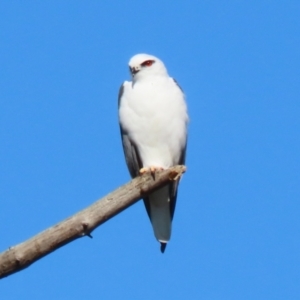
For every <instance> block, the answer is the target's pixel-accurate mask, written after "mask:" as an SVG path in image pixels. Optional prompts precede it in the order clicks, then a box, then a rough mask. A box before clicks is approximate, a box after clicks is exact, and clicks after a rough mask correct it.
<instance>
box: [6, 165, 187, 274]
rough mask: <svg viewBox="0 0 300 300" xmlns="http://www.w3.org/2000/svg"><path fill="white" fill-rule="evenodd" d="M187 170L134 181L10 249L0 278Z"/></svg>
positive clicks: (86, 232)
mask: <svg viewBox="0 0 300 300" xmlns="http://www.w3.org/2000/svg"><path fill="white" fill-rule="evenodd" d="M185 170H186V168H185V166H175V167H172V168H170V169H167V170H164V171H157V172H156V173H155V174H154V176H153V174H149V173H148V174H145V175H143V176H140V177H137V178H135V179H133V180H132V181H131V182H129V183H127V184H125V185H123V186H122V187H120V188H118V189H117V190H115V191H114V192H112V193H110V194H109V195H107V196H105V197H104V198H102V199H100V200H98V201H97V202H95V203H94V204H92V205H91V206H89V207H88V208H86V209H84V210H82V211H80V212H79V213H77V214H75V215H73V216H72V217H69V218H68V219H65V220H64V221H62V222H60V223H58V224H56V225H54V226H53V227H50V228H49V229H47V230H45V231H43V232H41V233H39V234H37V235H36V236H34V237H32V238H31V239H29V240H27V241H25V242H23V243H21V244H18V245H16V246H14V247H10V248H9V249H8V250H6V251H5V252H3V253H1V254H0V279H1V278H3V277H6V276H9V275H11V274H13V273H15V272H18V271H20V270H22V269H24V268H26V267H28V266H29V265H31V264H32V263H34V262H35V261H37V260H38V259H40V258H42V257H44V256H46V255H47V254H49V253H51V252H53V251H55V250H56V249H58V248H60V247H62V246H63V245H65V244H67V243H70V242H71V241H73V240H75V239H78V238H80V237H83V236H90V234H91V232H92V231H93V230H94V229H95V228H96V227H98V226H99V225H101V224H103V223H104V222H106V221H107V220H109V219H110V218H112V217H113V216H115V215H116V214H118V213H119V212H121V211H122V210H124V209H126V208H127V207H129V206H130V205H132V204H134V203H135V202H137V201H138V200H139V199H141V198H142V197H143V196H146V195H148V194H149V193H151V192H153V191H154V190H156V189H158V188H160V187H162V186H164V185H166V184H167V183H168V182H170V181H172V180H175V179H177V178H178V177H180V176H181V175H182V173H184V172H185Z"/></svg>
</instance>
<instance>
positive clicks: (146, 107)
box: [126, 82, 172, 125]
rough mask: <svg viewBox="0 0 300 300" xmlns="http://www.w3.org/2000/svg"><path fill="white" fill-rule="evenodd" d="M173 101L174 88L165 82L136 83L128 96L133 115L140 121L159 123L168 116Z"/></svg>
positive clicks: (128, 104)
mask: <svg viewBox="0 0 300 300" xmlns="http://www.w3.org/2000/svg"><path fill="white" fill-rule="evenodd" d="M171 102H172V90H171V89H170V88H169V87H168V85H166V84H163V83H153V82H149V83H144V84H135V85H134V86H133V87H132V88H131V89H130V90H129V93H128V96H127V97H126V106H127V108H128V110H129V111H130V114H131V117H132V118H134V119H135V120H139V121H140V122H155V123H159V121H160V120H161V119H164V118H166V117H167V116H168V114H169V113H168V108H170V105H171V104H172V103H171ZM152 125H154V124H152Z"/></svg>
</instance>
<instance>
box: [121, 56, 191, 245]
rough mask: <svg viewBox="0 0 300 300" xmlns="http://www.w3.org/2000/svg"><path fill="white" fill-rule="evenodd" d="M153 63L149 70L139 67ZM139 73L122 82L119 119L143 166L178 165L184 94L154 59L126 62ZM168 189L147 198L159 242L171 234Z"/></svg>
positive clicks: (182, 143) (185, 119) (183, 129)
mask: <svg viewBox="0 0 300 300" xmlns="http://www.w3.org/2000/svg"><path fill="white" fill-rule="evenodd" d="M146 60H154V61H155V62H154V64H153V65H152V66H150V67H144V68H143V67H141V64H142V63H143V62H144V61H146ZM129 66H130V67H131V68H136V70H139V71H138V72H137V73H136V74H135V75H134V77H133V80H132V82H128V81H126V82H125V83H124V85H123V88H124V91H123V95H122V98H121V101H120V107H119V120H120V124H121V126H122V128H124V129H125V130H126V132H127V133H128V135H129V137H130V139H131V140H132V141H133V142H134V143H135V145H136V146H137V147H138V151H139V154H140V158H141V160H142V163H143V167H152V166H155V167H162V168H169V167H171V166H173V165H176V164H178V162H179V160H180V157H181V154H182V151H183V149H184V148H185V145H186V139H187V122H188V115H187V107H186V103H185V99H184V94H183V92H182V91H181V89H180V88H179V87H178V85H177V84H176V82H175V81H174V80H173V79H172V78H170V77H169V75H168V73H167V70H166V68H165V66H164V64H163V63H162V62H161V61H160V60H159V59H158V58H156V57H154V56H150V55H146V54H139V55H136V56H134V57H133V58H132V59H131V60H130V62H129ZM168 193H169V191H168V188H163V189H160V190H158V191H156V192H154V193H153V194H151V195H150V210H151V222H152V225H153V229H154V233H155V236H156V238H157V239H158V240H159V241H162V242H167V241H168V240H169V239H170V235H171V216H170V209H169V201H170V199H169V194H168Z"/></svg>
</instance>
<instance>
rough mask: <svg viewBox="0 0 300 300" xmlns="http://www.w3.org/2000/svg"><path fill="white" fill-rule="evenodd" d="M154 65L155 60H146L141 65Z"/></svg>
mask: <svg viewBox="0 0 300 300" xmlns="http://www.w3.org/2000/svg"><path fill="white" fill-rule="evenodd" d="M153 63H154V60H146V61H144V62H143V63H142V64H141V66H142V67H150V66H152V65H153Z"/></svg>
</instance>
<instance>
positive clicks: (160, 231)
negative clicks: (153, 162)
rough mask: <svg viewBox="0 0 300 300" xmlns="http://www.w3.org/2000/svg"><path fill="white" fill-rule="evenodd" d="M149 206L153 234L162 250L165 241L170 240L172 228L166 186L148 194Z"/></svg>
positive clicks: (165, 244)
mask: <svg viewBox="0 0 300 300" xmlns="http://www.w3.org/2000/svg"><path fill="white" fill-rule="evenodd" d="M149 208H150V219H151V223H152V227H153V231H154V235H155V237H156V238H157V240H158V241H159V242H160V243H161V248H160V250H161V252H164V251H165V248H166V246H167V243H168V241H169V240H170V237H171V230H172V218H171V210H170V196H169V187H168V186H166V187H163V188H161V189H159V190H157V191H155V192H153V193H152V194H151V195H150V196H149Z"/></svg>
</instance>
